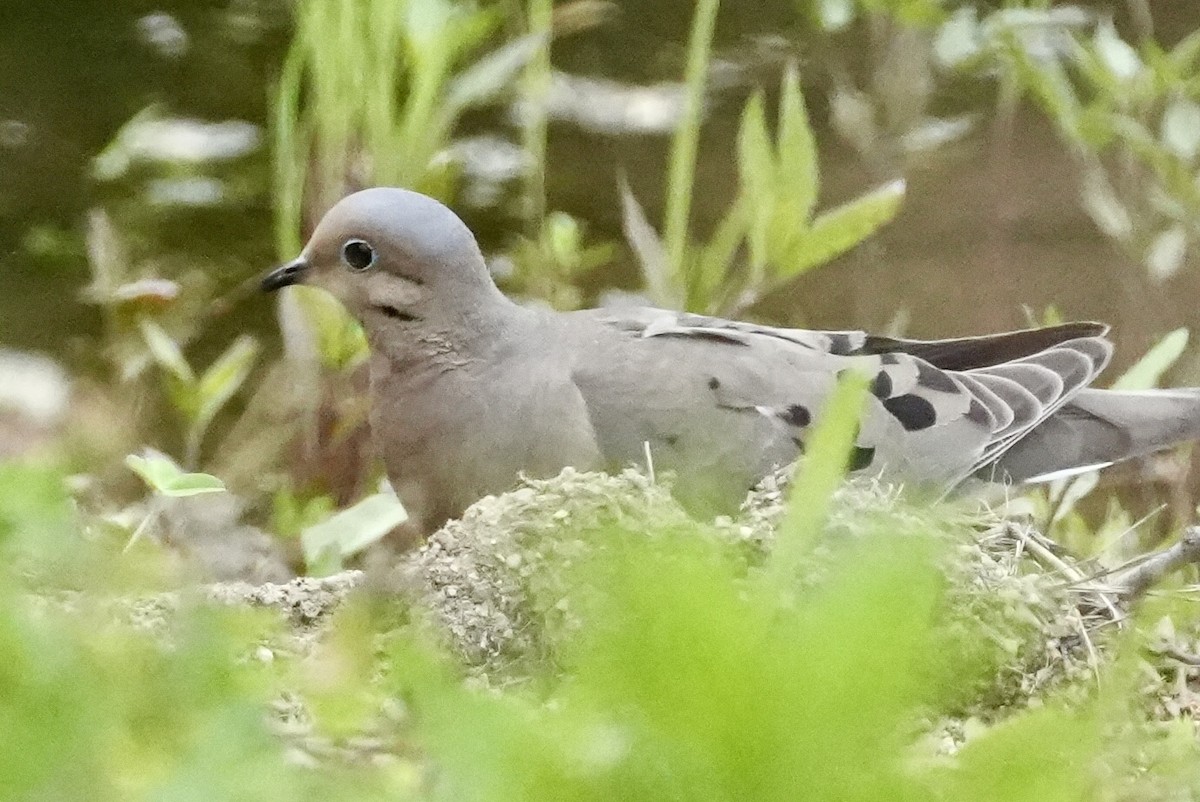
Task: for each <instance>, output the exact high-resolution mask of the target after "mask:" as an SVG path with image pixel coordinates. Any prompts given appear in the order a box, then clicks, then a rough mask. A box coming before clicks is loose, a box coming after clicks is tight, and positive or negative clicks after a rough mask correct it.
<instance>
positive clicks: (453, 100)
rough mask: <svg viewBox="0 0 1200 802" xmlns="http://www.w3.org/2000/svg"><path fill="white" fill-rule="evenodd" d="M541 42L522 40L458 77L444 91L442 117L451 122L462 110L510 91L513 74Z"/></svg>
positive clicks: (537, 38)
mask: <svg viewBox="0 0 1200 802" xmlns="http://www.w3.org/2000/svg"><path fill="white" fill-rule="evenodd" d="M543 42H544V39H543V37H541V36H536V35H529V36H522V37H521V38H520V39H515V40H513V41H511V42H509V43H508V44H506V45H504V46H502V47H499V48H497V49H496V50H494V51H492V52H491V53H488V54H487V55H486V56H484V57H483V58H481V59H479V60H478V61H476V62H475V63H474V64H472V65H471V66H470V67H468V68H467V69H465V70H463V71H462V72H461V73H459V74H458V75H457V76H456V77H455V78H454V79H453V80H451V81H450V83H449V85H448V86H447V88H446V96H445V101H444V109H445V111H444V114H445V116H448V117H449V118H450V119H454V118H456V117H457V116H458V115H459V114H461V113H462V112H463V111H464V110H466V109H468V108H471V107H472V106H478V105H479V104H481V103H487V102H488V101H490V100H493V99H495V98H496V97H497V96H499V95H500V94H501V93H503V92H504V91H505V89H506V88H509V87H511V86H512V85H513V80H514V78H515V77H516V75H517V73H518V72H520V71H521V70H522V69H523V68H524V67H525V65H526V64H528V63H529V60H530V59H531V58H533V56H534V54H535V53H537V51H538V48H539V47H541V46H542V44H543Z"/></svg>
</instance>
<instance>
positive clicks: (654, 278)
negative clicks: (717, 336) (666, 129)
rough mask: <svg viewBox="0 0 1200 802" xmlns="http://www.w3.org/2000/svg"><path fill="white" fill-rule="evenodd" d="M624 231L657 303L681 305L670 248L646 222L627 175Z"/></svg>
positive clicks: (623, 198)
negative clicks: (669, 252) (668, 248)
mask: <svg viewBox="0 0 1200 802" xmlns="http://www.w3.org/2000/svg"><path fill="white" fill-rule="evenodd" d="M620 189H621V212H622V228H623V229H624V231H625V239H626V240H628V241H629V246H630V247H631V248H633V253H634V255H635V256H637V259H638V264H639V265H640V266H641V268H642V279H643V280H644V281H645V282H646V287H647V289H649V290H650V296H651V297H652V298H653V299H654V301H655V303H659V304H663V305H665V306H678V302H679V301H680V300H681V299H680V298H678V293H677V292H676V291H675V289H674V287H673V284H672V282H671V268H670V263H669V261H668V259H667V249H666V247H665V245H664V244H663V241H662V239H661V238H660V237H659V236H658V232H657V231H655V230H654V226H652V225H650V221H649V220H647V219H646V213H645V211H643V210H642V205H641V204H640V203H638V201H637V198H635V197H634V196H633V190H632V189H630V187H629V181H628V180H627V179H626V178H625V176H624V175H622V176H621V179H620Z"/></svg>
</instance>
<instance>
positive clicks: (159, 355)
mask: <svg viewBox="0 0 1200 802" xmlns="http://www.w3.org/2000/svg"><path fill="white" fill-rule="evenodd" d="M138 328H139V329H141V332H142V339H144V340H145V341H146V345H147V346H148V347H149V348H150V354H151V356H153V357H154V361H155V362H156V363H158V366H159V367H161V368H162V369H163V370H165V371H167V372H168V373H169V374H171V375H172V376H174V377H175V378H176V379H178V380H179V381H180V382H182V383H183V384H185V385H189V386H191V385H194V384H195V383H196V374H195V373H193V372H192V368H191V366H190V365H188V363H187V360H186V359H184V357H183V351H181V350H180V348H179V344H178V343H177V342H175V340H173V339H172V338H171V335H169V334H167V332H166V331H164V330H163V328H162V326H159V325H158V324H157V323H155V322H154V321H153V320H150V319H149V318H141V319H140V320H138Z"/></svg>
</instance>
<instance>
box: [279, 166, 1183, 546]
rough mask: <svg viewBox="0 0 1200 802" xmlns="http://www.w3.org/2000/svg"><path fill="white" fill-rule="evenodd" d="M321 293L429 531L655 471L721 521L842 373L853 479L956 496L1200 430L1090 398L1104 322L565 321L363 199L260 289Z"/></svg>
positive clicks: (418, 226) (342, 207) (395, 478)
mask: <svg viewBox="0 0 1200 802" xmlns="http://www.w3.org/2000/svg"><path fill="white" fill-rule="evenodd" d="M300 281H304V282H307V283H312V284H314V285H317V286H321V287H324V288H326V289H328V290H329V291H330V292H332V293H333V294H334V295H335V296H337V297H338V298H339V299H340V300H341V301H342V302H343V303H344V304H345V305H346V307H347V308H348V309H349V310H350V312H351V313H353V314H354V315H355V316H356V317H357V318H358V319H359V320H360V321H361V322H362V324H363V328H364V330H365V331H366V333H367V338H368V341H369V343H370V346H371V350H372V356H371V387H372V393H373V396H374V399H373V410H372V417H371V422H372V428H373V431H374V437H375V440H376V443H377V445H378V447H379V450H380V453H381V455H382V457H383V460H384V462H385V464H386V466H387V470H388V475H389V477H390V479H391V481H392V484H393V487H394V488H395V489H396V492H397V494H398V495H399V496H400V499H401V501H402V502H403V503H404V505H405V506H406V508H407V509H408V510H409V513H410V514H411V515H412V516H413V519H414V521H415V522H416V524H417V526H418V527H419V528H420V529H422V530H424V531H430V530H432V529H433V528H435V527H436V526H438V525H439V524H441V523H442V522H443V521H445V520H446V519H447V518H449V517H453V516H456V515H458V514H459V513H461V512H462V511H463V509H465V507H466V506H467V505H469V504H470V503H472V502H473V501H475V500H477V499H479V498H481V497H482V496H484V495H487V494H489V493H499V492H503V491H504V490H506V489H508V488H510V487H511V486H512V485H513V484H514V482H515V481H516V479H517V477H518V474H519V473H526V474H529V475H535V476H536V475H552V474H555V473H557V472H558V471H559V470H560V469H561V468H563V467H565V466H568V465H570V466H574V467H577V468H580V469H602V468H608V469H611V468H619V467H622V466H624V465H627V464H630V463H639V464H640V463H643V462H644V461H645V455H646V453H647V451H648V452H649V454H650V455H651V458H652V459H653V461H654V465H655V467H656V468H657V469H659V470H670V471H674V472H675V473H676V475H677V479H676V492H677V495H678V496H679V497H680V499H681V501H683V502H684V503H685V504H686V505H688V506H689V507H690V508H692V509H693V510H695V511H697V512H699V513H704V514H707V513H710V512H713V511H717V510H728V509H731V508H734V507H736V505H737V504H738V503H739V502H740V501H741V500H742V498H743V497H744V496H745V493H746V492H747V490H749V489H750V488H751V487H752V486H753V485H754V484H756V483H757V482H758V481H759V479H760V478H762V477H763V476H764V475H765V474H766V473H768V472H769V471H771V470H773V469H774V468H776V467H778V466H781V465H785V464H787V463H789V462H791V461H792V460H794V459H795V458H796V457H797V456H798V455H799V454H800V453H802V452H803V449H804V442H805V438H806V437H807V435H808V433H809V431H810V430H811V427H812V424H813V422H814V421H815V420H816V419H817V417H818V416H819V415H820V413H821V409H822V405H823V404H824V401H825V399H826V398H827V396H828V394H829V393H830V391H831V390H832V389H833V387H834V386H835V384H836V382H837V378H838V375H839V373H841V372H842V371H843V370H847V369H854V370H858V371H863V372H865V373H867V374H868V375H870V376H872V377H874V378H873V381H872V384H871V396H870V398H869V399H868V407H867V410H866V412H865V413H864V415H863V419H862V422H861V426H860V430H859V434H858V439H857V447H856V450H855V453H854V454H853V456H852V460H853V467H854V468H855V469H856V470H862V471H874V472H878V473H882V474H885V475H888V476H892V477H895V478H898V479H901V480H904V481H909V482H913V483H919V484H929V485H934V486H936V487H939V488H947V487H953V486H955V485H957V484H959V483H961V482H963V481H964V480H966V479H967V478H969V477H972V476H976V477H981V478H984V479H988V480H994V481H1006V482H1014V481H1026V480H1031V479H1036V478H1038V477H1041V476H1044V475H1047V474H1052V473H1058V472H1064V471H1071V470H1074V469H1080V468H1085V467H1088V466H1095V465H1103V464H1108V463H1112V462H1115V461H1117V460H1121V459H1126V458H1128V457H1132V456H1137V455H1140V454H1145V453H1148V452H1151V451H1154V450H1156V449H1159V448H1163V447H1165V446H1168V445H1171V444H1172V443H1175V442H1178V441H1181V440H1186V439H1190V438H1194V437H1200V390H1195V389H1184V390H1164V391H1147V392H1137V393H1129V392H1115V391H1109V390H1097V389H1092V388H1090V387H1089V385H1090V384H1091V383H1092V382H1093V381H1094V380H1095V379H1096V376H1097V375H1098V374H1099V373H1100V371H1101V370H1103V368H1104V366H1105V365H1106V364H1107V362H1108V360H1109V357H1110V355H1111V352H1112V346H1111V344H1110V343H1109V341H1108V340H1107V339H1106V334H1107V331H1108V329H1107V327H1106V326H1104V325H1102V324H1099V323H1068V324H1065V325H1061V326H1052V327H1047V328H1040V329H1030V330H1026V331H1017V332H1011V333H1007V334H997V335H991V336H984V337H970V338H962V339H951V340H937V341H921V340H903V339H894V338H886V337H876V336H872V335H869V334H865V333H863V332H860V331H837V332H820V331H807V330H803V329H783V328H772V327H769V326H758V325H755V324H751V323H742V322H737V321H730V320H722V319H719V318H712V317H705V316H701V315H693V314H686V313H680V312H671V311H665V310H661V309H651V308H632V309H591V310H585V311H580V312H571V313H559V312H552V311H547V310H541V309H533V308H529V307H524V306H520V305H518V304H515V303H513V302H512V301H510V300H509V299H508V298H506V297H505V296H504V295H503V294H502V293H501V292H500V291H499V290H498V289H497V288H496V286H495V284H494V283H493V281H492V279H491V277H490V275H489V274H488V271H487V268H486V266H485V264H484V261H483V257H482V255H481V254H480V252H479V248H478V246H477V245H476V243H475V239H474V237H473V236H472V234H471V232H470V231H469V230H468V229H467V227H466V226H465V225H464V224H463V223H462V221H461V220H459V218H458V217H457V216H456V215H454V213H453V212H451V211H450V210H449V209H447V208H446V207H445V206H443V205H441V204H440V203H438V202H437V201H434V200H432V199H430V198H427V197H425V196H423V195H420V194H418V193H415V192H410V191H407V190H402V189H385V188H379V189H369V190H365V191H363V192H358V193H355V194H354V195H351V196H349V197H347V198H345V199H344V200H342V201H341V202H339V203H338V204H337V205H335V206H334V207H333V208H332V209H331V210H330V211H329V212H328V214H326V216H325V217H324V219H323V220H322V221H321V222H320V224H319V225H318V226H317V228H316V230H315V231H314V232H313V235H312V238H311V239H310V240H309V242H308V244H307V245H306V247H305V248H304V251H303V252H302V253H301V255H300V257H299V258H298V259H296V260H295V261H293V262H291V263H289V264H287V265H284V266H282V267H280V268H278V269H277V270H276V271H274V272H273V273H271V274H270V275H269V276H267V278H266V279H264V282H263V286H264V288H266V289H275V288H277V287H280V286H284V285H287V284H293V283H297V282H300Z"/></svg>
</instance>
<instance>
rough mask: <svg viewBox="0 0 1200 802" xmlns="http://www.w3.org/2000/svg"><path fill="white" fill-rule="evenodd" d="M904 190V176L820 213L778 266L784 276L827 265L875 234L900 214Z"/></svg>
mask: <svg viewBox="0 0 1200 802" xmlns="http://www.w3.org/2000/svg"><path fill="white" fill-rule="evenodd" d="M904 191H905V183H904V181H903V179H900V180H896V181H893V182H891V183H890V184H885V185H884V186H882V187H879V188H878V189H875V190H873V191H871V192H868V193H867V194H865V195H863V196H861V197H859V198H855V199H854V200H852V201H849V202H847V203H844V204H842V205H841V206H838V207H837V208H835V209H831V210H829V211H827V212H824V213H822V214H819V215H817V218H816V219H815V220H813V223H812V228H811V229H809V231H807V232H806V233H805V234H804V236H803V237H801V238H800V241H799V244H798V245H797V247H796V248H795V250H794V252H793V253H792V254H791V257H790V258H789V260H788V261H787V262H785V263H782V264H779V265H777V268H778V271H779V275H780V277H783V278H788V277H791V276H796V275H799V274H800V273H803V272H804V271H806V270H808V269H809V268H812V267H815V266H816V265H820V264H824V263H825V262H828V261H829V260H831V259H834V258H836V257H838V256H840V255H842V254H843V253H845V252H846V251H848V250H850V249H851V248H853V247H854V246H856V245H858V244H859V243H860V242H862V241H863V240H865V239H866V238H867V237H869V236H871V234H873V233H874V232H875V231H876V230H877V229H878V228H879V227H880V226H882V225H884V224H885V223H887V222H888V221H890V220H891V219H892V218H893V217H895V216H896V212H898V211H899V210H900V203H901V202H902V201H903V200H904Z"/></svg>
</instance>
